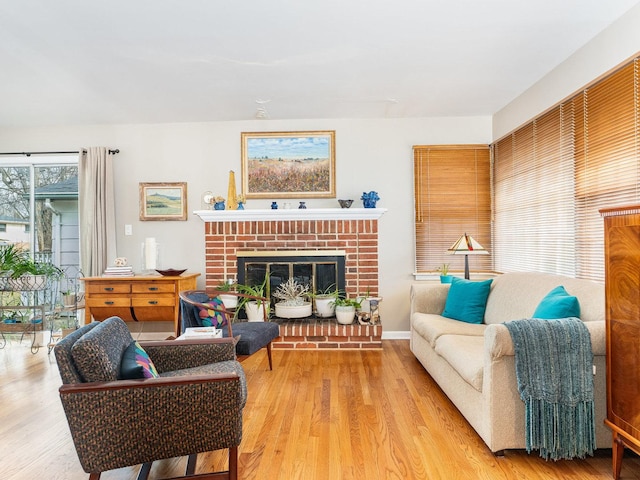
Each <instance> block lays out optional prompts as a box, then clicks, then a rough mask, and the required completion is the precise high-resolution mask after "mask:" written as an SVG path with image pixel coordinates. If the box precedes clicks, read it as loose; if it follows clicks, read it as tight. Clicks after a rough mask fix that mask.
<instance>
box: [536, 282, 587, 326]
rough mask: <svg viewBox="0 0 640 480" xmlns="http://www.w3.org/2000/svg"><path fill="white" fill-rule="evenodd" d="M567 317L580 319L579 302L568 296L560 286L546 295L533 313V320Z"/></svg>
mask: <svg viewBox="0 0 640 480" xmlns="http://www.w3.org/2000/svg"><path fill="white" fill-rule="evenodd" d="M569 317H576V318H580V302H578V299H577V298H576V297H574V296H572V295H569V294H568V293H567V291H566V290H565V288H564V287H563V286H562V285H560V286H559V287H556V288H554V289H553V290H551V291H550V292H549V293H547V295H546V296H545V297H544V298H543V299H542V300H541V301H540V303H539V304H538V306H537V307H536V311H535V312H533V318H540V319H543V320H554V319H558V318H569Z"/></svg>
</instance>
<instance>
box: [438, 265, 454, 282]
mask: <svg viewBox="0 0 640 480" xmlns="http://www.w3.org/2000/svg"><path fill="white" fill-rule="evenodd" d="M436 271H438V272H440V283H451V279H452V278H453V277H452V276H451V275H449V264H448V263H443V264H442V265H440V266H439V267H437V268H436Z"/></svg>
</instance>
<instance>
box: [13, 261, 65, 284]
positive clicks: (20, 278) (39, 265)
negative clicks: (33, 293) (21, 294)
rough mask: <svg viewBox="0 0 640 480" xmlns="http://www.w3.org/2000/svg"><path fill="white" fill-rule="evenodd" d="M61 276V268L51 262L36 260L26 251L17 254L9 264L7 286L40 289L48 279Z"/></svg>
mask: <svg viewBox="0 0 640 480" xmlns="http://www.w3.org/2000/svg"><path fill="white" fill-rule="evenodd" d="M61 276H62V270H60V269H59V268H58V267H56V266H55V265H53V264H52V263H46V262H36V261H35V260H34V259H32V258H31V257H30V256H29V254H28V253H27V252H23V253H22V254H21V255H19V256H18V257H17V258H16V259H15V261H14V263H13V264H12V265H11V274H10V278H9V280H8V283H9V286H10V287H11V288H13V289H14V290H40V289H42V288H44V287H45V286H46V284H47V280H48V279H57V278H60V277H61Z"/></svg>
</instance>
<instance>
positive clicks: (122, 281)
mask: <svg viewBox="0 0 640 480" xmlns="http://www.w3.org/2000/svg"><path fill="white" fill-rule="evenodd" d="M198 276H200V274H199V273H186V274H184V273H183V274H182V275H179V276H176V277H168V276H167V277H164V276H161V275H136V276H134V277H85V278H81V280H82V281H84V283H85V315H86V319H87V321H91V318H92V317H93V319H94V320H98V321H102V320H105V319H107V318H109V317H111V316H114V315H115V316H118V317H120V318H122V319H123V320H124V321H126V322H145V321H169V320H172V321H173V323H174V330H175V333H176V336H178V335H180V333H181V332H180V330H181V325H180V297H179V296H178V294H179V293H180V292H181V291H182V290H195V289H196V278H197V277H198Z"/></svg>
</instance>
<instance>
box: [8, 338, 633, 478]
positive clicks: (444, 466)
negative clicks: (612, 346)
mask: <svg viewBox="0 0 640 480" xmlns="http://www.w3.org/2000/svg"><path fill="white" fill-rule="evenodd" d="M243 365H244V368H245V371H246V373H247V378H248V388H249V399H248V403H247V406H246V408H245V410H244V437H243V440H242V444H241V445H240V460H239V472H240V478H243V479H269V480H272V479H286V480H289V479H302V480H307V479H310V480H311V479H318V480H320V479H322V480H327V479H331V480H333V479H345V480H350V479H358V480H359V479H367V480H376V479H380V480H388V479H448V480H449V479H454V480H455V479H460V480H463V479H464V480H468V479H486V480H502V479H504V480H507V479H509V480H510V479H527V480H529V479H534V480H535V479H539V480H545V479H558V478H560V479H610V478H612V475H611V450H601V451H598V452H597V453H596V455H595V456H594V457H590V458H588V459H586V460H574V461H559V462H545V461H544V460H542V459H541V458H539V457H538V456H537V454H535V453H534V454H531V455H527V454H526V453H525V452H523V451H509V452H507V454H506V455H505V456H504V457H495V456H493V455H492V454H491V453H490V452H489V450H488V449H487V448H486V447H485V445H484V443H483V442H482V441H481V440H480V438H479V437H478V436H477V435H476V434H475V432H474V431H473V429H471V427H470V426H469V425H468V424H467V423H466V421H465V420H464V419H463V418H462V416H461V415H460V414H459V413H458V411H457V410H456V409H455V408H454V407H453V405H452V404H451V403H450V402H449V401H448V400H447V398H446V397H445V396H444V395H443V393H442V392H441V391H440V389H439V388H438V387H437V385H435V383H434V382H433V380H432V379H431V377H430V376H429V375H428V374H427V373H426V372H425V371H424V369H423V368H422V366H421V365H420V364H419V363H418V362H417V361H416V360H415V358H414V357H413V355H412V354H411V352H410V351H409V345H408V342H407V341H385V342H383V349H382V351H362V352H358V351H341V352H336V351H274V370H273V371H269V369H268V366H267V360H266V353H264V352H258V353H257V354H255V355H253V356H251V357H249V358H247V359H244V360H243ZM0 382H1V390H0V452H1V453H0V472H1V473H0V478H2V479H3V480H27V479H28V480H31V479H60V480H76V479H86V478H88V475H86V474H85V473H84V472H83V471H82V468H81V467H80V464H79V462H78V460H77V457H76V453H75V450H74V447H73V443H72V441H71V437H70V434H69V431H68V427H67V423H66V419H65V416H64V413H63V411H62V406H61V405H60V401H59V398H58V394H57V389H58V387H59V385H60V377H59V375H58V370H57V366H56V364H55V359H54V357H53V355H50V356H48V355H47V352H46V348H44V349H41V350H40V352H38V353H37V354H35V355H32V354H31V353H30V352H29V348H28V345H27V344H26V342H25V343H24V344H20V343H18V342H17V341H11V342H10V343H9V344H8V345H7V347H6V348H4V349H3V350H0ZM185 463H186V462H185V460H184V459H170V460H164V461H159V462H155V463H154V466H153V468H152V472H151V478H163V477H168V476H173V475H179V474H181V472H182V469H183V468H184V465H185ZM225 466H226V462H225V455H224V454H222V453H219V452H214V453H208V454H203V455H201V456H200V458H199V461H198V468H197V471H198V472H205V471H211V470H220V469H223V468H225ZM136 475H137V468H135V467H134V468H123V469H120V470H115V471H110V472H106V473H105V474H103V476H102V478H103V479H107V480H108V479H126V480H129V479H134V478H135V476H136ZM622 478H623V479H639V478H640V461H639V459H638V457H636V456H635V455H633V454H627V455H626V456H625V460H624V462H623V466H622Z"/></svg>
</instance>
